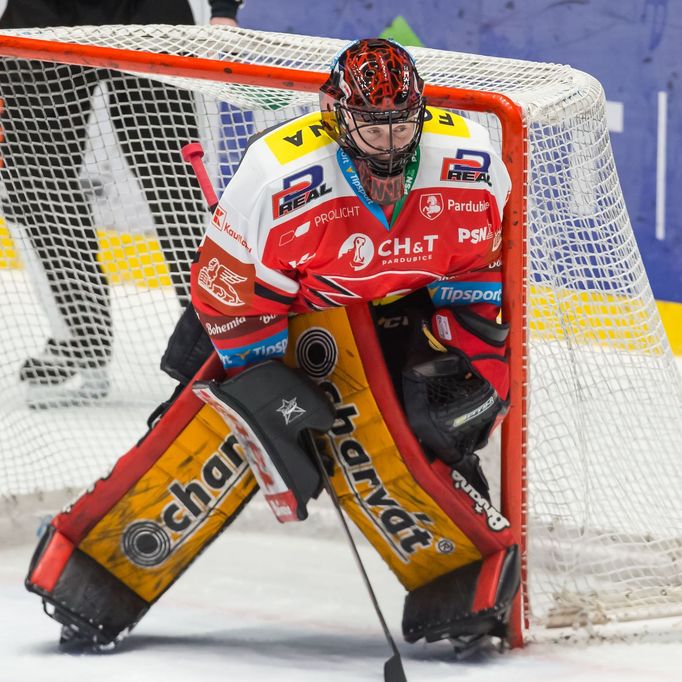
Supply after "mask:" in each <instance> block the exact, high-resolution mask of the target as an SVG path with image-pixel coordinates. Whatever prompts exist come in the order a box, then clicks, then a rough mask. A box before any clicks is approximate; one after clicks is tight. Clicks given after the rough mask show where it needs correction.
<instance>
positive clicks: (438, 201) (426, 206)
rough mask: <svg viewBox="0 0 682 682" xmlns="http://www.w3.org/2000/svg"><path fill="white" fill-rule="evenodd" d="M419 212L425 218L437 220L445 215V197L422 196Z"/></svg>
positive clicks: (440, 195)
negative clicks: (441, 215) (442, 214)
mask: <svg viewBox="0 0 682 682" xmlns="http://www.w3.org/2000/svg"><path fill="white" fill-rule="evenodd" d="M419 210H420V211H421V214H422V215H423V216H424V217H425V218H428V219H429V220H435V219H436V218H437V217H438V216H439V215H440V214H441V213H443V195H442V194H422V195H421V196H420V197H419Z"/></svg>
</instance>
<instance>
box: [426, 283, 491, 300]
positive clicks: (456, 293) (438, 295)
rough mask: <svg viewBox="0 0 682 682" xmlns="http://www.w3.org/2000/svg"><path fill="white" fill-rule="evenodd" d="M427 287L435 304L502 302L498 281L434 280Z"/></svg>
mask: <svg viewBox="0 0 682 682" xmlns="http://www.w3.org/2000/svg"><path fill="white" fill-rule="evenodd" d="M428 289H429V293H430V294H431V299H432V300H433V302H434V303H435V304H436V305H471V304H472V303H492V304H493V305H501V304H502V284H501V283H499V282H435V283H434V284H430V285H429V287H428Z"/></svg>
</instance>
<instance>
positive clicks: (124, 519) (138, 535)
mask: <svg viewBox="0 0 682 682" xmlns="http://www.w3.org/2000/svg"><path fill="white" fill-rule="evenodd" d="M234 442H235V441H234V437H233V436H231V434H230V432H229V429H228V427H227V426H226V425H225V423H224V422H223V420H222V419H221V418H220V417H219V416H218V415H217V414H216V413H215V412H214V411H213V410H212V409H211V408H210V407H208V406H205V407H202V408H201V409H200V410H199V412H198V413H197V414H196V416H195V417H194V418H193V419H192V421H191V422H190V423H189V424H188V425H187V426H186V427H185V428H184V429H183V430H182V431H181V432H180V434H179V435H178V436H177V437H176V439H175V440H174V441H173V442H172V443H171V444H170V446H169V447H168V448H167V450H166V451H165V452H164V453H163V454H162V455H161V457H160V458H159V459H158V460H157V462H156V463H155V464H154V465H153V466H152V467H151V469H149V471H147V473H146V474H144V475H143V476H142V477H141V478H140V479H139V480H138V481H137V483H136V484H135V485H134V486H133V487H132V488H131V489H130V490H129V491H128V492H127V493H126V494H125V495H124V496H123V497H122V498H121V499H120V500H119V502H118V503H117V504H116V505H115V506H114V507H113V508H112V509H111V510H110V511H109V513H108V514H106V516H104V517H103V518H102V519H101V520H100V521H99V522H98V523H97V525H96V526H94V527H93V529H92V530H91V531H90V532H89V533H88V534H87V536H86V537H85V538H84V539H83V540H82V541H81V543H80V545H79V548H80V549H81V550H82V551H83V552H85V553H86V554H88V555H89V556H91V557H92V558H93V559H94V560H95V561H97V562H98V563H99V564H101V565H102V566H103V567H104V568H106V569H107V570H108V571H110V572H111V573H112V574H113V575H115V576H116V577H117V578H118V579H119V580H121V581H122V582H123V583H125V584H126V585H127V586H128V587H130V588H131V589H132V590H133V591H134V592H136V593H137V594H138V595H139V596H140V597H142V598H143V599H144V600H146V601H147V602H150V603H151V602H153V601H155V600H156V599H157V598H158V597H159V596H160V595H161V594H162V593H163V592H164V591H165V590H166V589H167V588H168V587H169V586H170V585H171V584H172V583H173V582H174V581H175V579H176V578H177V576H178V575H179V574H181V573H182V572H183V571H184V570H185V568H187V566H188V565H189V564H190V563H191V562H192V561H193V559H194V558H195V557H196V556H197V555H198V554H199V552H201V550H202V549H203V548H204V547H205V546H206V545H207V544H208V543H209V542H211V540H213V539H214V538H215V537H216V536H217V535H218V534H219V533H220V531H221V530H222V529H223V528H224V527H225V526H226V525H227V524H229V523H230V521H232V520H233V519H234V518H235V517H236V515H237V513H238V512H239V511H240V510H241V508H242V506H243V505H244V504H245V502H246V501H247V500H248V499H249V498H250V497H251V495H252V494H253V493H254V492H255V490H256V489H257V486H256V482H255V479H254V477H253V475H252V474H251V472H250V470H249V468H248V465H247V464H246V462H245V461H244V459H243V458H242V457H241V455H240V454H239V453H238V451H237V450H236V449H235V448H234Z"/></svg>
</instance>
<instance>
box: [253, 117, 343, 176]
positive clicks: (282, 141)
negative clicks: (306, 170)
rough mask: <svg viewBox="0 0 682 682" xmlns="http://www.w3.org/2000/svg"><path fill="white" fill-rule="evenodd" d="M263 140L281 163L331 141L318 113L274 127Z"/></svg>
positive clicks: (319, 147) (292, 159)
mask: <svg viewBox="0 0 682 682" xmlns="http://www.w3.org/2000/svg"><path fill="white" fill-rule="evenodd" d="M264 140H265V144H267V146H268V147H269V149H270V151H271V152H272V153H273V154H274V155H275V158H276V159H277V160H278V161H279V162H280V163H281V164H282V165H284V164H285V163H289V162H291V161H294V160H295V159H298V158H300V157H301V156H304V155H305V154H308V153H309V152H312V151H314V150H315V149H321V148H322V147H325V146H326V145H328V144H331V143H332V142H333V140H332V138H331V137H329V135H328V134H327V132H326V129H325V127H324V125H323V124H322V121H321V120H320V114H319V113H313V114H309V115H308V116H304V117H303V118H299V119H296V120H295V121H293V122H292V123H289V124H287V125H283V126H280V127H279V128H275V130H273V131H272V132H270V133H269V134H268V135H266V136H265V138H264Z"/></svg>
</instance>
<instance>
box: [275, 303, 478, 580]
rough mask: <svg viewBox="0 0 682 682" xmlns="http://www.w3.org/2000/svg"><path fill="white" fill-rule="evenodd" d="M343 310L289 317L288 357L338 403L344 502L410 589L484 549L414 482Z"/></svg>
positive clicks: (334, 440)
mask: <svg viewBox="0 0 682 682" xmlns="http://www.w3.org/2000/svg"><path fill="white" fill-rule="evenodd" d="M353 331H354V330H353V329H352V328H351V324H350V322H349V319H348V316H347V314H346V311H345V309H332V310H328V311H324V312H319V313H314V314H310V315H299V316H297V317H296V318H294V319H292V320H291V321H290V347H289V348H290V350H289V354H288V356H287V362H288V363H289V364H292V365H298V366H300V367H301V368H302V369H304V370H305V371H307V372H308V374H311V375H312V376H313V378H316V379H317V380H318V381H319V382H320V386H321V387H322V388H324V389H325V390H326V391H327V393H328V394H329V395H330V397H331V398H332V399H333V400H334V402H335V404H336V407H337V420H336V423H335V425H334V427H333V429H332V433H331V434H330V436H329V437H328V446H327V448H326V449H327V450H328V453H329V454H330V455H331V456H332V457H333V459H334V462H335V473H334V476H333V478H332V484H333V486H334V489H335V490H336V492H337V494H338V495H339V497H340V499H341V503H342V505H343V507H344V509H345V511H346V512H347V513H348V515H349V516H350V517H351V519H352V520H353V521H354V523H355V524H356V525H357V526H358V528H359V529H360V530H361V531H362V532H363V533H364V535H365V536H366V537H367V539H368V540H369V541H370V542H371V543H372V545H373V546H374V548H375V549H376V550H377V551H378V552H379V554H380V555H381V556H382V558H383V559H384V561H386V563H387V564H388V566H389V567H390V568H391V570H392V571H393V572H394V573H395V575H396V576H397V578H398V579H399V580H400V582H401V583H402V584H403V585H404V587H405V588H406V589H408V590H414V589H416V588H417V587H420V586H422V585H424V584H426V583H428V582H431V581H432V580H434V579H435V578H437V577H438V576H440V575H443V574H445V573H449V572H450V571H453V570H455V569H457V568H459V567H461V566H464V565H466V564H469V563H471V562H473V561H478V560H479V559H481V556H482V555H481V552H480V551H479V549H477V547H476V545H474V543H473V542H472V541H471V539H470V538H469V537H467V535H466V534H465V533H464V532H463V531H462V530H461V528H460V527H458V525H457V524H456V523H455V522H454V521H453V520H452V518H451V517H450V516H449V515H448V514H446V513H445V512H444V511H443V510H442V509H441V507H440V506H439V505H438V504H437V503H436V502H435V500H434V499H433V498H432V497H431V496H430V495H429V494H428V493H427V492H426V491H425V490H423V489H422V488H421V487H420V485H419V484H418V483H417V482H416V481H415V479H414V476H413V475H412V474H411V473H410V471H409V470H408V467H407V466H406V464H405V461H404V459H403V457H402V455H401V454H400V452H399V450H398V447H397V445H396V441H395V439H394V437H393V435H392V434H391V432H390V430H389V428H388V426H387V424H386V422H385V421H384V418H383V416H382V414H381V412H380V410H379V408H378V406H377V403H376V401H375V398H374V396H373V393H372V390H371V389H370V385H369V381H368V379H367V376H366V374H365V369H364V367H363V364H362V361H361V359H360V354H359V352H358V347H357V345H356V338H362V335H363V334H366V333H373V329H371V328H370V329H365V330H355V336H354V333H353Z"/></svg>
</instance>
